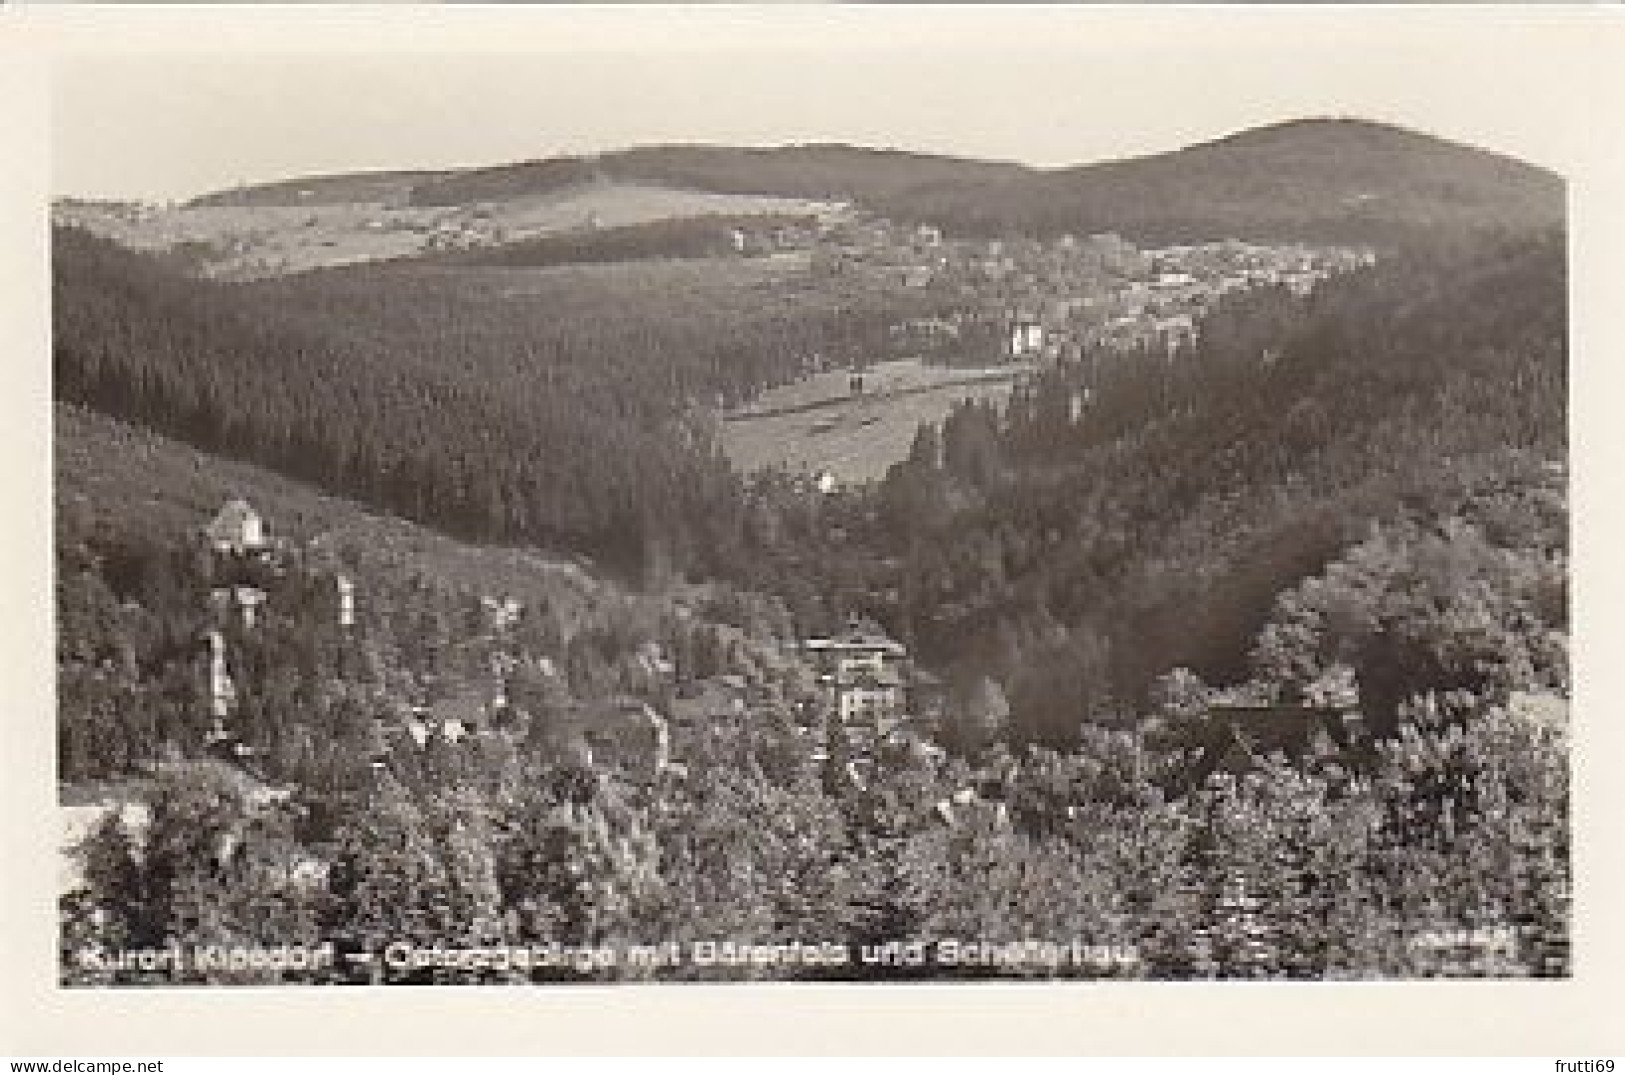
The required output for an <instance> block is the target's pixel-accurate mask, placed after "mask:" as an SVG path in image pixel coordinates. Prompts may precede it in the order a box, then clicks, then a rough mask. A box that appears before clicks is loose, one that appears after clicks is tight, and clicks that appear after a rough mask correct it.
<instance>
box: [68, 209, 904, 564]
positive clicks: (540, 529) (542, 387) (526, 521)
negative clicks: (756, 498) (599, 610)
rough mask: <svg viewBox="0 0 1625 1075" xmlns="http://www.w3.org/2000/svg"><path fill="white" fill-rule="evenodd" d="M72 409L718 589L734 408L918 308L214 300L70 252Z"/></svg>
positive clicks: (641, 295) (594, 279) (682, 289)
mask: <svg viewBox="0 0 1625 1075" xmlns="http://www.w3.org/2000/svg"><path fill="white" fill-rule="evenodd" d="M55 257H56V262H55V295H54V299H55V309H54V322H55V329H56V341H55V351H54V354H55V367H54V374H55V385H56V387H55V392H56V395H57V398H59V399H62V400H65V401H69V402H76V403H84V404H87V405H90V406H92V407H95V408H97V409H99V410H102V411H105V412H106V413H109V414H112V415H115V416H117V417H121V418H126V419H129V420H131V421H135V422H138V423H141V424H145V425H150V426H152V427H153V428H155V429H158V430H160V431H163V432H165V433H168V434H170V435H172V436H175V437H177V438H179V439H181V440H184V441H186V442H188V443H191V444H194V445H197V446H198V447H200V448H204V449H206V450H209V451H216V452H220V453H223V454H226V455H231V456H236V457H238V458H243V459H247V460H250V461H253V462H257V463H260V464H262V465H265V466H268V467H271V468H272V469H275V470H279V471H281V472H283V473H286V474H289V475H291V476H293V477H298V478H302V479H305V480H308V481H312V482H315V483H318V484H320V485H323V486H325V487H327V488H330V489H332V490H334V491H336V492H340V493H343V494H346V495H349V496H352V497H354V498H356V499H358V500H361V501H363V502H365V503H368V504H372V505H374V506H377V507H381V508H385V509H387V510H390V511H393V512H395V513H398V514H400V515H403V516H405V517H407V518H410V519H414V520H417V521H420V522H428V523H431V524H434V525H436V526H439V527H441V528H443V529H445V530H447V531H449V532H452V533H454V534H458V535H462V536H467V537H476V538H480V539H484V540H496V541H509V542H513V541H528V542H532V543H535V544H539V545H542V546H546V547H554V548H562V549H566V550H573V551H577V552H582V553H586V554H588V555H591V556H593V557H594V558H596V559H598V560H599V561H601V562H602V563H603V564H604V565H605V566H607V567H608V568H610V569H612V570H617V571H628V572H637V571H640V570H642V569H643V568H644V566H646V565H647V564H648V563H650V562H651V561H654V560H663V561H667V562H669V563H670V564H672V565H674V566H675V567H677V568H679V569H683V568H694V569H695V570H698V571H701V572H702V573H703V572H715V571H718V570H720V569H721V567H722V565H724V564H726V563H727V562H728V557H729V555H730V550H731V549H733V548H734V547H735V546H736V545H737V542H738V533H739V529H738V528H739V510H740V509H739V504H738V495H737V479H736V478H735V477H734V476H733V475H732V474H731V473H730V472H729V471H728V468H727V466H726V463H725V462H724V461H723V460H722V459H721V457H720V456H719V455H718V454H716V453H715V451H714V450H713V449H712V446H711V445H710V444H709V443H708V441H707V439H706V438H705V436H704V434H703V432H702V431H701V430H700V429H699V428H697V427H694V426H692V425H691V424H690V423H688V422H687V420H686V416H687V414H688V411H689V406H690V404H691V402H693V401H696V400H698V401H705V402H708V403H719V404H722V405H727V404H731V403H735V402H738V401H741V400H743V399H746V398H749V397H750V395H751V394H752V393H754V392H755V391H757V390H759V389H760V388H762V387H764V386H766V385H770V384H775V383H779V382H782V381H785V380H789V379H791V378H793V377H795V376H797V375H798V374H799V373H800V372H801V371H802V370H804V369H805V368H807V366H808V364H809V363H810V362H812V361H814V360H815V359H818V360H825V361H827V360H834V359H836V358H838V357H840V356H845V355H855V354H865V353H869V352H871V351H872V350H873V349H874V348H876V347H878V346H881V345H882V344H883V343H884V341H885V339H886V332H887V328H888V326H889V325H890V324H891V323H892V321H893V319H894V318H896V317H898V316H900V315H902V314H906V313H907V312H908V311H909V310H910V309H911V308H914V307H916V306H918V304H919V300H918V299H906V300H905V299H902V298H899V297H898V296H896V295H893V294H890V293H888V292H886V291H884V290H873V289H865V288H858V287H851V286H849V287H847V288H846V289H845V290H842V289H840V288H835V287H825V288H821V289H812V288H810V287H808V286H807V285H806V284H805V283H797V282H795V281H791V280H781V279H779V278H776V277H775V276H774V275H773V274H772V273H771V271H768V270H762V269H760V268H757V267H754V266H751V265H744V264H741V265H738V266H736V267H735V268H734V269H733V270H731V271H729V270H726V269H719V268H718V267H717V266H716V265H714V264H711V263H703V264H696V265H690V264H687V263H684V262H681V261H675V262H669V263H664V264H652V263H643V264H633V265H628V266H624V267H622V266H606V267H604V268H602V269H595V268H590V267H589V268H584V269H579V270H572V271H568V272H547V271H539V270H525V269H520V270H507V269H502V268H492V269H480V270H471V269H468V268H466V267H456V268H446V267H439V268H437V267H425V268H419V267H416V266H383V267H375V268H367V269H354V270H335V271H330V272H323V273H313V274H305V275H303V276H300V277H298V278H290V279H286V280H280V281H268V282H264V283H261V284H257V285H253V286H248V287H233V286H229V285H218V284H210V283H202V282H198V281H195V280H192V279H189V278H186V277H184V276H182V275H180V274H179V273H178V272H175V271H172V270H170V269H168V268H167V267H166V266H165V265H164V264H163V263H162V262H160V261H158V260H156V259H154V258H150V257H144V256H140V255H136V254H132V253H130V252H127V251H125V250H122V249H120V248H118V247H115V246H113V245H112V244H110V243H107V242H104V241H102V240H98V239H95V238H92V237H90V236H88V235H85V234H82V233H79V232H75V231H73V230H71V229H62V230H59V231H58V232H57V236H56V250H55Z"/></svg>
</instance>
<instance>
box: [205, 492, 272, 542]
mask: <svg viewBox="0 0 1625 1075" xmlns="http://www.w3.org/2000/svg"><path fill="white" fill-rule="evenodd" d="M203 533H204V536H205V537H207V538H208V539H209V543H210V544H211V545H213V546H214V549H215V551H216V552H221V553H238V554H240V553H247V552H258V551H260V550H261V549H264V548H265V547H266V546H267V545H268V544H269V540H268V539H267V537H266V534H265V520H264V519H263V518H262V517H261V516H260V513H259V512H257V511H255V510H254V508H253V507H252V506H251V505H250V504H249V503H248V501H246V500H244V499H242V498H241V497H236V498H233V499H231V500H228V501H226V504H225V506H224V507H222V508H221V509H220V512H219V514H217V515H216V516H215V517H214V519H213V520H212V521H211V522H210V523H209V525H208V526H206V527H204V528H203Z"/></svg>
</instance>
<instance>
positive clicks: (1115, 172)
mask: <svg viewBox="0 0 1625 1075" xmlns="http://www.w3.org/2000/svg"><path fill="white" fill-rule="evenodd" d="M888 208H889V209H891V210H893V211H896V212H899V213H901V212H903V211H905V210H908V211H910V212H911V215H915V216H920V217H926V218H931V219H936V220H939V221H942V222H944V223H947V224H950V225H954V226H957V227H959V228H963V229H967V230H972V231H1005V230H1009V231H1020V232H1038V233H1042V232H1056V231H1076V232H1095V231H1105V230H1114V231H1118V232H1121V233H1122V234H1125V235H1129V236H1132V237H1134V238H1137V239H1176V238H1222V237H1227V236H1238V237H1243V238H1271V237H1278V236H1284V235H1290V236H1293V237H1305V236H1325V237H1338V238H1355V239H1364V240H1369V239H1373V238H1376V239H1386V238H1391V237H1393V236H1395V235H1396V234H1399V233H1402V232H1403V231H1405V230H1408V229H1414V228H1418V227H1421V228H1461V227H1470V228H1481V227H1503V228H1521V227H1546V226H1553V225H1557V224H1559V223H1560V222H1561V221H1562V219H1563V182H1562V179H1561V178H1560V177H1558V176H1556V175H1554V174H1553V173H1551V172H1548V171H1545V170H1543V169H1540V168H1536V167H1533V166H1531V165H1528V164H1524V163H1522V162H1520V161H1516V160H1513V159H1511V158H1509V157H1504V156H1500V155H1498V154H1494V153H1490V152H1486V151H1484V150H1479V149H1473V148H1470V147H1467V146H1463V145H1457V144H1454V143H1451V142H1446V141H1444V140H1442V139H1438V138H1434V137H1431V136H1428V135H1424V134H1419V133H1416V132H1412V131H1406V130H1403V129H1400V128H1397V127H1390V126H1385V125H1382V124H1376V123H1367V122H1363V121H1359V120H1298V121H1293V122H1288V123H1281V124H1276V125H1273V126H1269V127H1261V128H1257V129H1255V130H1250V131H1245V132H1242V133H1240V134H1235V135H1231V136H1229V137H1227V138H1221V139H1218V140H1216V141H1212V142H1207V143H1203V144H1201V145H1196V146H1191V147H1188V148H1186V149H1181V150H1178V151H1176V152H1172V153H1163V154H1158V155H1155V156H1150V157H1142V158H1137V159H1132V160H1123V161H1112V162H1108V163H1104V164H1092V165H1084V166H1081V167H1076V168H1066V169H1060V170H1057V171H1051V172H1043V173H1028V174H1025V175H1021V176H1018V177H1015V178H1012V179H1010V180H1008V181H1005V182H1002V183H998V184H994V185H988V184H981V183H960V184H958V185H957V186H952V187H939V188H936V189H934V190H930V191H915V192H913V194H912V197H911V199H910V202H909V203H907V204H905V203H903V202H892V203H889V205H888Z"/></svg>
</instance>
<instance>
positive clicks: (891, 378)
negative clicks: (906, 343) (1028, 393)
mask: <svg viewBox="0 0 1625 1075" xmlns="http://www.w3.org/2000/svg"><path fill="white" fill-rule="evenodd" d="M1025 369H1026V367H1024V366H999V367H993V368H989V369H963V368H949V367H942V366H927V365H924V364H922V363H920V362H919V361H917V360H914V359H904V360H899V361H895V362H882V363H877V364H876V365H875V366H873V367H871V368H870V369H869V370H867V371H866V372H865V373H864V391H863V394H862V395H860V396H853V395H852V394H851V391H850V388H849V385H848V379H849V377H850V376H851V374H850V371H848V370H845V369H841V370H828V371H825V372H823V373H819V374H816V375H814V376H812V377H808V378H805V379H803V380H800V381H797V382H796V383H795V384H791V385H785V386H783V387H781V388H775V389H773V390H772V391H770V392H765V393H763V394H762V395H761V396H760V397H759V398H758V399H756V400H755V401H754V402H753V403H751V404H750V406H748V407H744V408H740V409H739V410H737V411H735V412H733V413H732V414H730V415H728V416H727V418H726V420H725V421H724V422H723V424H722V430H721V441H722V448H723V451H724V452H726V453H727V455H728V458H729V460H730V461H731V462H732V463H733V464H734V466H735V467H737V468H739V469H740V470H742V471H746V472H750V471H756V470H762V469H765V468H768V467H784V468H786V469H788V470H790V471H793V472H794V471H805V472H808V473H817V472H818V471H821V470H827V471H829V472H830V473H831V474H833V475H834V476H835V477H836V478H837V479H839V480H840V481H843V482H865V481H872V480H875V479H878V478H881V477H884V476H885V473H886V470H887V468H888V467H890V466H891V465H892V464H893V463H896V462H897V461H899V460H901V459H903V458H905V457H907V455H908V450H909V446H910V444H912V443H913V440H914V434H915V432H916V431H917V430H918V429H919V427H920V425H921V424H922V423H924V422H940V421H942V419H943V418H945V417H947V415H948V412H949V411H950V410H952V409H953V406H954V404H956V403H959V402H960V401H962V400H967V399H975V400H997V401H1002V400H1004V399H1005V398H1006V397H1007V396H1008V395H1009V394H1010V389H1011V386H1012V385H1013V384H1014V383H1015V380H1016V377H1017V376H1018V375H1019V374H1020V373H1022V372H1023V371H1024V370H1025Z"/></svg>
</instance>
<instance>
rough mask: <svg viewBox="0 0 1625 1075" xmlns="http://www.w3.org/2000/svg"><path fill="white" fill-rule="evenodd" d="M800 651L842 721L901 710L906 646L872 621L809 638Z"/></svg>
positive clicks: (866, 719)
mask: <svg viewBox="0 0 1625 1075" xmlns="http://www.w3.org/2000/svg"><path fill="white" fill-rule="evenodd" d="M802 651H803V652H804V653H806V654H807V656H808V657H809V658H811V660H812V663H813V666H814V668H816V669H817V671H818V681H819V685H820V686H821V687H822V688H823V690H824V691H825V693H826V695H827V696H828V698H829V700H830V702H831V704H832V705H833V707H834V709H835V712H836V714H837V715H838V716H839V717H840V720H841V721H842V723H848V724H850V723H872V722H874V721H878V720H880V719H882V718H888V717H893V716H896V715H897V714H898V713H899V712H900V711H901V709H902V708H903V700H904V678H903V662H904V661H905V660H906V659H907V658H908V649H907V648H906V647H905V646H903V644H902V643H900V642H897V641H895V640H894V639H892V638H889V637H887V636H886V635H885V634H884V633H883V632H882V631H880V630H879V628H877V627H875V626H874V625H872V624H857V623H854V624H851V625H849V626H848V628H847V629H846V630H845V631H843V632H841V633H840V634H838V635H836V636H834V637H833V638H809V639H807V640H806V641H805V642H803V643H802Z"/></svg>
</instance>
